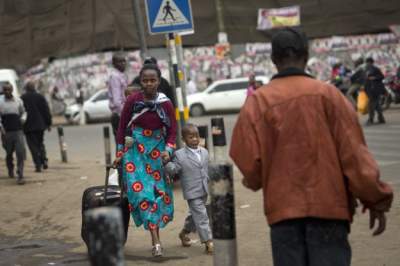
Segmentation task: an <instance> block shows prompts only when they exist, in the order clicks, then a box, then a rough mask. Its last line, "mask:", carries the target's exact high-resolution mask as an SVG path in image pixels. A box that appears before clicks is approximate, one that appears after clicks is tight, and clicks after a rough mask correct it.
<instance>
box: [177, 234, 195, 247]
mask: <svg viewBox="0 0 400 266" xmlns="http://www.w3.org/2000/svg"><path fill="white" fill-rule="evenodd" d="M179 239H180V240H181V242H182V246H184V247H190V246H191V241H192V240H191V239H190V238H189V236H188V235H187V234H186V232H184V231H181V232H180V233H179Z"/></svg>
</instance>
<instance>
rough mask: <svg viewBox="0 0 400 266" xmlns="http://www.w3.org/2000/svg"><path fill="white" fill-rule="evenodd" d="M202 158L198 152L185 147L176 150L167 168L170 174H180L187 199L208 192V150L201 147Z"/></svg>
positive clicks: (184, 196) (184, 195)
mask: <svg viewBox="0 0 400 266" xmlns="http://www.w3.org/2000/svg"><path fill="white" fill-rule="evenodd" d="M200 154H201V160H200V161H199V159H198V158H197V156H196V154H194V153H193V152H192V151H190V150H189V149H188V148H186V147H184V148H181V149H179V150H177V151H176V152H175V156H174V157H173V159H172V161H170V162H169V163H167V164H166V166H165V170H166V172H167V173H168V174H170V175H175V174H178V175H179V178H180V182H181V186H182V191H183V198H184V199H186V200H189V199H195V198H199V197H203V196H205V195H207V194H208V181H209V176H208V151H207V150H206V149H204V148H203V147H200Z"/></svg>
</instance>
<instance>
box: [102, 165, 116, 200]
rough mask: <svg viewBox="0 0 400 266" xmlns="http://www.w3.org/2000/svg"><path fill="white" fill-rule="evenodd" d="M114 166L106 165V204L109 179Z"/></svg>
mask: <svg viewBox="0 0 400 266" xmlns="http://www.w3.org/2000/svg"><path fill="white" fill-rule="evenodd" d="M111 168H114V167H113V166H112V165H106V183H105V186H104V205H107V190H108V181H109V178H110V170H111Z"/></svg>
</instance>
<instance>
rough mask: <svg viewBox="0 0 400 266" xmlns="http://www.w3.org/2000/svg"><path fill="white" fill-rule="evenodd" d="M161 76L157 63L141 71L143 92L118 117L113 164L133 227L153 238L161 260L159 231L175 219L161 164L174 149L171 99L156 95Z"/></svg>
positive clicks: (171, 198)
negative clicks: (118, 171) (120, 175)
mask: <svg viewBox="0 0 400 266" xmlns="http://www.w3.org/2000/svg"><path fill="white" fill-rule="evenodd" d="M160 78H161V72H160V70H159V69H158V67H157V66H156V65H144V66H143V68H142V69H141V71H140V83H141V86H142V90H141V91H139V92H136V93H134V94H132V95H130V96H129V97H128V99H127V101H126V103H125V105H124V108H123V110H122V113H121V120H120V124H119V128H118V133H117V144H118V151H117V156H116V159H115V162H114V165H119V164H121V166H122V170H123V181H124V182H123V183H124V190H125V191H126V193H127V196H128V200H129V203H130V204H129V208H130V211H131V215H132V217H133V219H134V222H135V224H136V226H138V227H139V226H141V225H143V226H144V229H145V230H149V231H150V234H151V238H152V245H153V250H152V254H153V256H156V257H157V256H162V247H161V242H160V235H159V229H160V228H163V227H165V226H166V225H167V224H168V222H170V221H171V220H172V219H173V214H174V207H173V194H172V187H171V186H172V183H171V181H170V180H169V178H168V177H167V176H165V175H164V169H163V161H164V162H166V161H168V160H169V157H170V155H171V154H172V152H173V149H174V147H175V138H176V120H175V112H174V108H173V105H172V103H171V101H170V100H169V99H168V98H167V97H166V96H165V95H164V94H163V93H159V92H158V91H157V88H158V85H159V84H160Z"/></svg>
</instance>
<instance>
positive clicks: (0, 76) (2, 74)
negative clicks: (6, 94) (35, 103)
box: [0, 69, 21, 97]
mask: <svg viewBox="0 0 400 266" xmlns="http://www.w3.org/2000/svg"><path fill="white" fill-rule="evenodd" d="M7 82H8V83H10V84H11V85H12V86H13V95H14V96H16V97H19V96H20V89H21V82H20V79H19V77H18V75H17V72H15V70H14V69H0V94H3V91H2V90H3V89H2V87H3V85H4V84H5V83H7Z"/></svg>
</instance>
